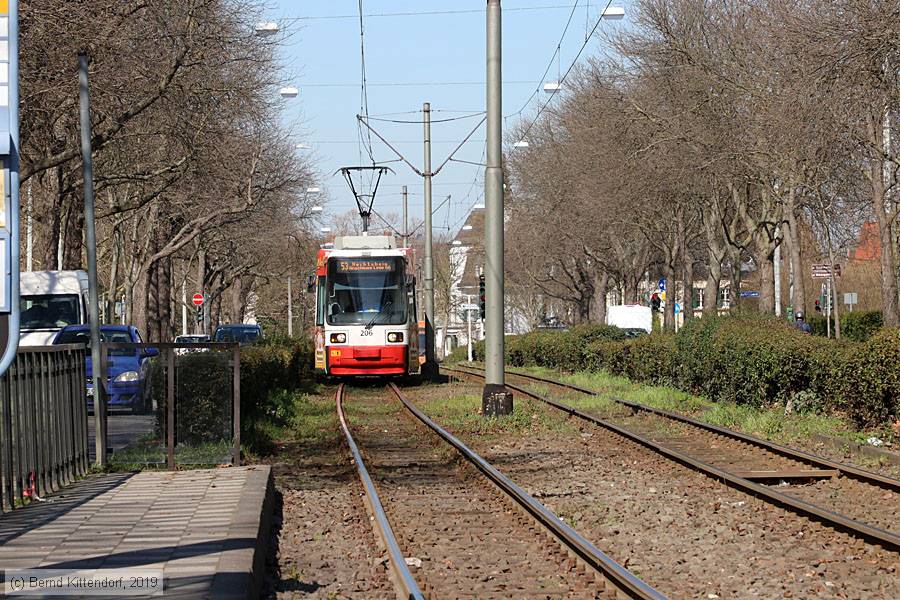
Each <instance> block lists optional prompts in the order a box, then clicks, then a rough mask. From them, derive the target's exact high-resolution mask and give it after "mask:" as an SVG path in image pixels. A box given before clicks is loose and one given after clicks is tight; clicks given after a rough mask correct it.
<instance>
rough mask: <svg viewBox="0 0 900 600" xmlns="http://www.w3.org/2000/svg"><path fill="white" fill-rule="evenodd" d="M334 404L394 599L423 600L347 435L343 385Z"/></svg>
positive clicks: (357, 452)
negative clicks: (387, 565)
mask: <svg viewBox="0 0 900 600" xmlns="http://www.w3.org/2000/svg"><path fill="white" fill-rule="evenodd" d="M335 404H336V405H337V413H338V418H339V419H340V421H341V429H343V430H344V437H346V438H347V445H348V446H349V447H350V452H351V454H353V460H354V461H355V462H356V472H357V473H358V474H359V479H360V481H362V484H363V489H364V490H365V500H366V504H367V505H368V507H369V510H370V512H371V513H372V516H373V517H374V519H375V521H374V522H375V529H376V530H377V531H378V535H379V537H380V538H381V541H382V542H383V543H384V546H385V548H386V549H387V551H388V554H389V555H390V563H391V570H392V571H393V573H394V577H393V579H394V585H395V587H396V588H397V597H398V598H405V599H407V600H425V595H424V594H422V591H421V590H420V589H419V584H417V583H416V580H415V578H413V576H412V573H410V572H409V568H407V566H406V560H405V558H404V556H403V552H402V551H401V550H400V546H399V544H397V538H396V537H394V531H393V529H391V524H390V523H389V522H388V519H387V515H386V514H385V513H384V507H383V506H382V505H381V500H380V499H379V498H378V492H377V491H376V489H375V484H374V483H373V482H372V478H371V477H370V476H369V471H368V470H367V469H366V465H365V463H364V462H363V459H362V454H361V453H360V451H359V446H357V445H356V442H355V441H354V440H353V436H352V435H351V434H350V427H349V426H348V425H347V419H346V417H345V416H344V384H343V383H342V384H340V385H339V386H338V389H337V393H336V394H335Z"/></svg>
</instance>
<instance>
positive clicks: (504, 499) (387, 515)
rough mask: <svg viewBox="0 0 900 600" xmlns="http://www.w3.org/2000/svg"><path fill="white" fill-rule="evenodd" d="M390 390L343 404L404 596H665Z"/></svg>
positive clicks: (341, 398)
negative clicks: (388, 402)
mask: <svg viewBox="0 0 900 600" xmlns="http://www.w3.org/2000/svg"><path fill="white" fill-rule="evenodd" d="M389 392H390V395H391V397H392V398H394V399H396V400H397V402H396V403H392V405H386V404H385V402H384V393H383V392H381V393H379V392H373V390H372V389H371V388H370V389H368V390H366V389H363V390H361V393H360V394H359V395H360V396H361V398H360V399H359V400H354V402H353V405H352V410H353V412H354V413H355V414H356V418H353V415H351V418H349V419H348V416H347V414H346V412H347V411H346V409H345V405H346V404H347V402H346V388H345V387H344V386H343V385H342V386H340V387H339V388H338V391H337V394H336V404H337V410H338V414H339V417H340V421H341V426H342V428H343V430H344V434H345V436H346V438H347V441H348V445H349V446H350V449H351V453H352V455H353V459H354V461H355V462H356V467H357V472H358V473H359V476H360V479H361V480H362V482H363V488H364V490H365V495H366V504H367V507H368V508H369V510H370V511H371V512H372V517H373V519H372V521H373V525H374V527H375V529H376V531H377V534H378V536H379V538H380V539H381V540H382V542H383V544H384V546H385V548H386V549H387V551H388V552H387V553H388V561H389V562H390V563H391V564H390V568H391V572H392V574H393V579H394V582H395V585H396V588H397V590H398V595H399V596H400V597H403V598H428V597H441V598H446V597H477V598H510V597H565V598H643V599H657V600H658V599H662V598H664V596H662V595H661V594H660V593H659V592H657V591H655V590H654V589H653V588H651V587H650V586H648V585H647V584H646V583H644V582H643V581H641V580H640V579H638V578H637V577H635V576H634V575H633V574H632V573H631V572H629V571H628V570H627V569H625V568H624V567H622V566H620V565H619V564H617V563H616V562H615V561H614V560H613V559H611V558H610V557H608V556H607V555H606V554H604V553H603V552H601V551H600V550H599V549H598V548H596V547H595V546H594V545H593V544H591V543H590V542H589V541H587V540H586V539H585V538H583V537H582V536H581V535H580V534H579V533H578V532H576V531H575V530H574V529H572V528H571V527H569V526H568V525H566V524H565V523H564V522H563V521H561V520H560V519H559V517H557V516H556V515H554V514H553V513H552V512H550V511H549V510H548V509H547V508H545V507H544V506H543V505H542V504H540V503H539V502H538V501H537V500H535V499H534V498H532V497H531V496H530V495H528V494H527V493H526V492H525V491H524V490H522V489H521V488H520V487H518V486H517V485H516V484H515V483H513V482H512V481H510V480H509V479H508V478H506V477H505V476H504V475H503V474H502V473H500V472H499V471H498V470H497V469H496V468H494V467H493V466H492V465H490V464H489V463H488V462H487V461H485V460H484V459H482V458H481V457H480V456H478V455H477V454H476V453H474V452H473V451H472V450H470V449H469V448H468V447H467V446H465V445H464V444H463V443H462V442H461V441H459V440H458V439H457V438H455V437H453V436H452V435H451V434H449V433H447V432H446V431H445V430H443V429H442V428H441V427H439V426H438V425H437V424H436V423H434V422H433V421H432V420H431V419H429V418H428V417H427V416H425V415H424V414H423V413H422V412H421V411H420V410H419V409H417V408H416V407H415V406H414V405H413V404H412V403H410V402H409V401H408V400H407V399H406V397H405V396H404V395H403V393H402V392H401V391H400V390H399V388H397V387H396V386H394V385H393V384H392V385H391V386H390V387H389ZM403 415H405V416H406V417H407V418H403ZM351 421H353V423H354V424H353V426H352V428H351V425H350V422H351ZM423 428H424V429H426V430H427V431H430V432H432V433H433V435H429V436H427V437H423V435H422V433H423ZM351 429H352V430H353V431H351ZM409 564H412V565H414V566H413V567H409V566H408V565H409Z"/></svg>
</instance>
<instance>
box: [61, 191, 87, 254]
mask: <svg viewBox="0 0 900 600" xmlns="http://www.w3.org/2000/svg"><path fill="white" fill-rule="evenodd" d="M68 205H69V211H68V214H69V218H68V221H67V223H66V229H65V231H63V264H62V268H63V269H67V270H68V269H71V270H75V269H83V268H84V258H83V255H84V197H83V196H80V195H78V194H70V195H69V202H68Z"/></svg>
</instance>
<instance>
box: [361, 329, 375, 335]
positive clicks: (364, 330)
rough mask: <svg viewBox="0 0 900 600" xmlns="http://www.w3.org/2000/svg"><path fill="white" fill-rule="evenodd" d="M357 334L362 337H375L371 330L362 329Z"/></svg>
mask: <svg viewBox="0 0 900 600" xmlns="http://www.w3.org/2000/svg"><path fill="white" fill-rule="evenodd" d="M359 334H360V335H361V336H362V337H369V336H373V335H375V332H374V331H372V330H371V329H363V330H362V331H360V332H359Z"/></svg>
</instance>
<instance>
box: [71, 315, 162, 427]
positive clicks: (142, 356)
mask: <svg viewBox="0 0 900 600" xmlns="http://www.w3.org/2000/svg"><path fill="white" fill-rule="evenodd" d="M100 339H101V340H102V341H104V342H123V343H141V342H142V341H143V340H141V335H140V334H139V333H138V330H137V329H136V328H135V327H134V326H133V325H101V326H100ZM90 341H91V327H90V325H69V326H66V327H63V328H62V329H61V330H60V331H59V333H58V334H56V337H55V338H54V339H53V343H54V344H85V345H89V344H90ZM157 354H159V350H157V349H156V348H135V349H130V348H121V349H120V348H114V349H110V350H109V354H108V356H107V363H106V364H107V384H106V391H107V395H108V398H107V406H108V407H109V409H110V410H113V409H128V410H130V411H131V412H132V413H134V414H141V413H146V412H149V411H150V410H151V409H152V407H151V406H150V405H149V396H148V395H147V393H146V390H147V376H148V373H149V370H150V359H151V358H153V357H154V356H156V355H157ZM85 361H86V364H85V372H86V374H87V398H88V410H93V408H94V371H93V364H92V362H93V361H92V360H91V354H90V352H88V354H87V358H86V359H85Z"/></svg>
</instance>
